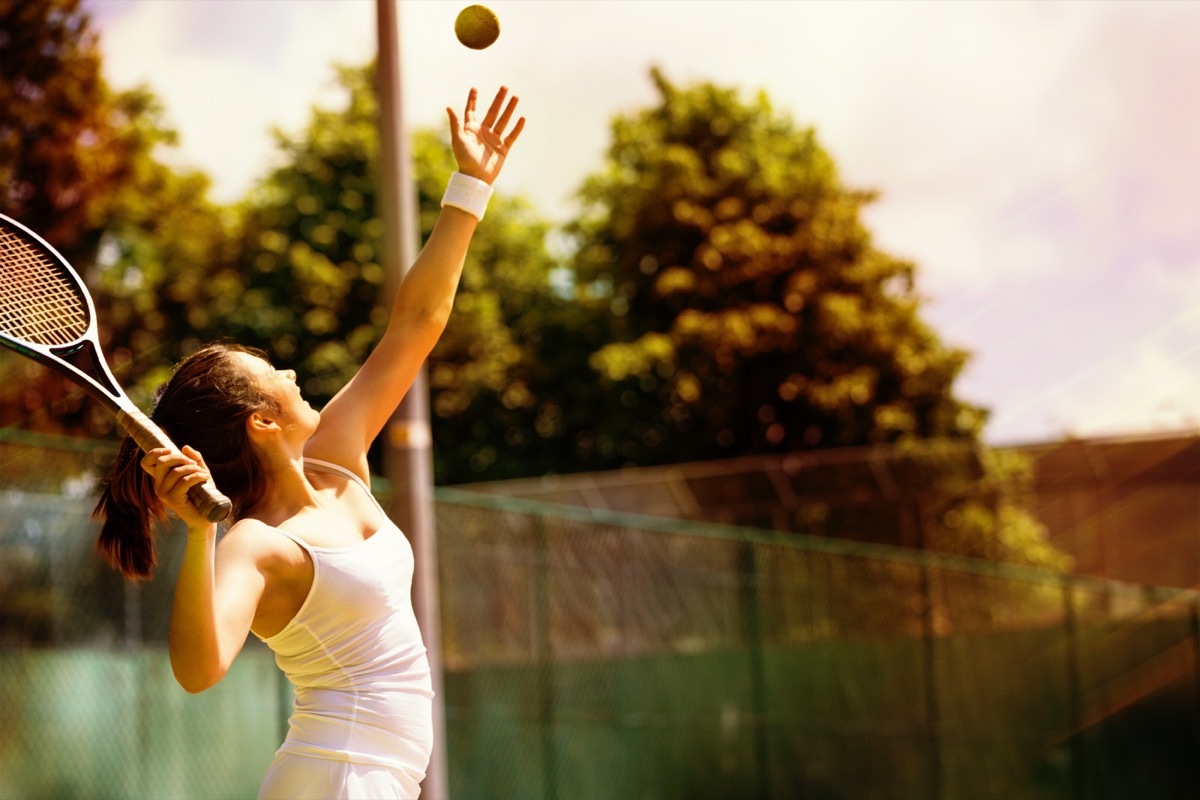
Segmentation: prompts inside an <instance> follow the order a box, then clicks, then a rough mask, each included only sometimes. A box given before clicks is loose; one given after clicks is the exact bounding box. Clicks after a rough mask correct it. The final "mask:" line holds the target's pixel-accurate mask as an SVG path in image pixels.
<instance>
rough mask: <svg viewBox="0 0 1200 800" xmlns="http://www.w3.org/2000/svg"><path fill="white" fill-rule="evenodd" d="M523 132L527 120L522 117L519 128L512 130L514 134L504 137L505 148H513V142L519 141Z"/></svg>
mask: <svg viewBox="0 0 1200 800" xmlns="http://www.w3.org/2000/svg"><path fill="white" fill-rule="evenodd" d="M523 130H525V118H524V117H521V118H520V119H518V120H517V126H516V127H515V128H513V129H512V133H510V134H509V135H508V136H506V137H504V146H505V147H512V146H513V142H515V141H516V140H517V137H518V136H520V135H521V131H523Z"/></svg>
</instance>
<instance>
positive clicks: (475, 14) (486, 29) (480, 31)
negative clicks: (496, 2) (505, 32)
mask: <svg viewBox="0 0 1200 800" xmlns="http://www.w3.org/2000/svg"><path fill="white" fill-rule="evenodd" d="M454 35H455V36H457V37H458V40H459V41H460V42H462V43H463V44H465V45H466V46H467V47H469V48H471V49H472V50H482V49H483V48H485V47H490V46H491V45H492V42H494V41H496V39H497V38H498V37H499V36H500V20H498V19H496V14H495V13H494V12H493V11H492V10H491V9H490V8H488V7H487V6H467V7H466V8H464V9H463V10H462V11H460V12H458V18H457V19H456V20H454Z"/></svg>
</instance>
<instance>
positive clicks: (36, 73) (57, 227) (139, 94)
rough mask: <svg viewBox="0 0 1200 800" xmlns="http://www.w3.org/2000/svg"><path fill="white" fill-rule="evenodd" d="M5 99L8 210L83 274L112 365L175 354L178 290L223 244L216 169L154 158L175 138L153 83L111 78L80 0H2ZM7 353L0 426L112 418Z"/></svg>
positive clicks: (123, 372) (108, 424) (56, 425)
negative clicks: (214, 196)
mask: <svg viewBox="0 0 1200 800" xmlns="http://www.w3.org/2000/svg"><path fill="white" fill-rule="evenodd" d="M0 108H3V109H4V111H3V113H0V211H3V212H4V213H5V214H8V215H10V216H12V217H15V218H16V219H18V220H20V221H21V222H23V223H24V224H25V225H27V226H29V227H30V228H32V229H33V230H35V231H37V232H38V233H40V234H41V235H42V236H43V237H45V238H46V239H47V240H48V241H49V242H50V243H51V244H52V245H54V246H55V247H56V248H57V249H58V250H59V251H60V252H61V253H62V254H63V255H64V256H65V257H66V258H67V260H68V261H70V262H71V263H72V264H73V265H75V267H76V268H77V269H79V270H80V271H81V272H82V273H83V275H84V277H85V280H86V281H87V282H88V284H89V285H90V287H91V288H92V290H93V294H94V296H95V299H96V304H97V311H98V314H99V318H100V321H101V325H100V329H101V336H102V340H103V344H104V346H105V349H106V351H107V353H108V355H109V359H110V362H111V363H112V364H113V367H114V371H115V372H116V373H117V375H118V377H119V378H120V379H121V380H122V381H123V383H125V384H126V385H127V386H131V385H133V384H136V383H137V381H138V379H139V378H140V377H141V376H142V374H143V373H144V372H146V371H147V370H148V369H151V368H152V367H154V366H155V365H156V364H161V363H164V362H165V363H170V361H171V359H172V358H173V357H174V356H176V355H177V349H173V348H171V347H170V344H169V343H171V342H177V341H178V340H179V339H181V338H182V333H181V329H182V328H183V327H185V326H186V325H187V323H188V322H189V320H188V319H187V318H186V317H183V316H181V315H179V314H177V313H176V311H177V309H178V302H177V301H178V298H179V297H180V296H181V295H186V294H187V293H188V291H189V289H188V286H189V284H192V283H196V282H197V281H198V280H199V276H202V275H203V274H204V267H205V265H206V264H207V263H208V262H209V260H210V257H211V252H210V251H212V250H213V249H216V248H219V246H220V245H219V244H218V241H219V238H214V237H216V234H217V233H218V232H219V231H220V229H221V228H222V222H221V218H220V216H219V214H218V211H217V209H215V208H214V207H213V206H211V205H210V204H209V203H208V201H207V200H206V199H205V194H206V192H207V187H208V180H207V178H205V177H204V176H202V175H200V174H198V173H179V172H176V171H174V170H172V169H170V168H168V167H166V166H164V165H163V164H162V163H161V162H160V161H158V160H157V158H156V155H155V151H156V149H157V148H159V147H170V146H172V145H174V143H175V134H174V132H173V131H172V130H171V128H170V127H169V126H168V125H167V124H166V123H165V120H164V119H163V113H162V108H161V105H160V104H159V103H158V101H157V100H156V99H155V98H154V96H153V95H152V94H151V93H150V92H149V91H148V90H146V89H145V88H136V89H132V90H129V91H123V92H115V91H113V90H112V89H111V88H110V87H109V86H108V84H107V83H106V82H105V80H104V78H103V76H102V74H101V60H100V52H99V49H98V45H97V36H96V33H95V32H94V31H93V30H92V28H91V23H90V19H89V17H88V15H87V13H86V12H85V11H83V10H82V9H81V8H80V4H79V2H78V0H16V1H14V0H0ZM164 287H167V288H166V289H164ZM0 359H2V361H0V378H3V380H0V425H3V426H5V427H7V426H10V425H19V426H20V427H23V428H26V429H33V430H42V431H53V432H64V433H70V434H79V433H84V434H88V435H104V434H107V433H109V432H111V431H112V429H113V421H112V419H111V417H110V416H109V415H107V414H106V413H105V412H103V411H102V410H101V409H99V408H98V407H97V406H96V405H95V404H94V403H91V402H90V401H88V400H87V399H86V397H85V395H84V394H83V393H82V392H81V391H79V390H77V389H75V388H74V387H73V386H71V385H70V384H69V383H68V382H66V381H64V380H63V379H60V378H58V377H57V376H55V375H54V374H52V373H49V372H48V371H46V370H43V369H42V368H40V367H38V366H36V365H34V364H32V363H30V362H28V361H26V360H25V359H22V358H19V357H16V356H13V355H11V354H8V353H4V354H2V355H0ZM135 394H136V393H135ZM141 399H142V400H143V401H144V400H145V398H144V396H143V397H142V398H141Z"/></svg>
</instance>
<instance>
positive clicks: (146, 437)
mask: <svg viewBox="0 0 1200 800" xmlns="http://www.w3.org/2000/svg"><path fill="white" fill-rule="evenodd" d="M117 419H118V420H119V421H120V423H121V426H122V427H123V428H125V430H127V431H129V435H130V436H132V437H133V440H134V441H135V442H137V444H138V447H140V448H142V451H143V452H146V453H149V452H150V451H151V450H153V449H155V448H156V447H165V448H167V449H168V450H178V449H179V448H178V447H176V446H175V443H174V442H172V441H171V440H170V439H169V438H168V437H167V434H165V433H163V429H162V428H160V427H158V426H157V425H155V424H154V422H152V421H151V419H150V418H149V417H147V416H146V415H145V414H143V413H142V412H141V411H140V410H139V409H137V408H132V409H128V408H123V409H121V410H120V411H118V412H117ZM188 500H190V501H191V503H192V505H193V506H195V507H196V510H197V511H199V512H200V513H201V514H203V515H204V517H205V519H207V520H208V521H209V522H220V521H221V520H223V519H225V518H226V517H228V516H229V511H230V509H232V508H233V504H232V503H230V502H229V498H228V497H226V496H225V495H223V494H221V493H220V492H219V491H217V487H216V486H214V485H213V483H212V481H205V482H204V483H201V484H198V485H196V486H193V487H192V488H191V489H188Z"/></svg>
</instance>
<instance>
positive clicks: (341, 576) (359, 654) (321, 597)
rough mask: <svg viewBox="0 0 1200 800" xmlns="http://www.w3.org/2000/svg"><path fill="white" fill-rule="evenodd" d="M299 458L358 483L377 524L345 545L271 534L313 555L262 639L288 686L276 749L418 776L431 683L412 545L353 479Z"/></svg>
mask: <svg viewBox="0 0 1200 800" xmlns="http://www.w3.org/2000/svg"><path fill="white" fill-rule="evenodd" d="M304 463H305V467H306V468H309V469H313V470H315V471H318V472H324V473H331V474H336V475H341V476H343V477H345V478H347V480H349V481H351V482H352V483H354V484H356V485H357V486H359V487H360V488H361V489H362V490H363V491H364V492H366V493H367V496H368V497H371V498H372V502H374V503H375V507H376V508H378V509H379V515H380V519H381V524H380V527H379V529H378V530H377V531H376V532H375V533H374V534H372V535H371V536H370V538H368V539H366V540H364V541H363V542H361V543H359V544H355V545H352V546H350V547H313V546H311V545H309V544H307V543H306V542H304V541H302V540H300V539H298V538H297V537H295V536H293V535H292V534H290V533H288V532H287V531H280V533H282V534H283V535H284V536H287V537H288V538H289V539H291V540H292V541H294V542H295V543H296V544H298V545H299V546H300V547H302V548H304V550H305V551H306V552H307V553H308V554H309V556H310V557H311V558H312V563H313V580H312V587H311V588H310V589H309V592H308V597H306V598H305V600H304V603H303V605H301V607H300V610H299V611H297V612H296V616H295V617H293V618H292V620H291V621H290V622H289V623H288V624H287V625H286V626H284V628H283V630H281V631H280V632H279V633H277V634H275V635H274V636H271V637H268V638H265V639H263V641H264V642H265V643H266V644H267V646H268V647H270V648H271V650H273V651H274V652H275V663H276V664H278V665H279V668H280V669H282V670H283V672H284V674H285V675H287V678H288V680H290V681H291V682H292V685H293V686H295V688H296V705H295V711H294V713H293V714H292V717H291V719H290V720H289V721H288V735H287V739H286V740H285V741H284V743H283V745H282V746H281V747H280V748H279V752H280V753H295V754H297V755H304V756H310V757H317V758H327V759H333V760H337V761H350V762H354V763H360V764H378V765H381V766H388V767H393V768H399V769H403V770H405V771H406V772H409V773H410V774H414V775H417V776H418V778H417V779H418V780H420V779H421V778H422V777H424V774H425V769H426V766H427V765H428V763H429V754H430V750H431V748H432V746H433V727H432V726H433V717H432V702H431V701H432V699H433V687H432V683H431V681H430V676H429V662H428V661H427V660H426V657H425V645H424V643H423V641H422V639H421V630H420V628H418V627H417V619H416V615H415V614H414V613H413V607H412V576H413V551H412V547H411V546H410V545H409V543H408V539H406V538H405V537H404V534H403V533H401V532H400V529H399V528H397V527H396V525H395V524H394V523H392V522H391V520H389V519H388V518H387V515H386V514H384V511H383V509H382V507H380V506H379V503H378V502H376V501H375V500H374V497H373V496H372V495H371V492H370V489H369V488H367V486H366V484H364V483H363V482H362V480H361V479H360V478H359V477H358V476H356V475H354V474H353V473H352V472H350V471H349V470H346V469H344V468H342V467H339V466H337V465H336V464H330V463H327V462H324V461H315V460H313V459H305V462H304ZM260 638H261V637H260Z"/></svg>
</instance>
